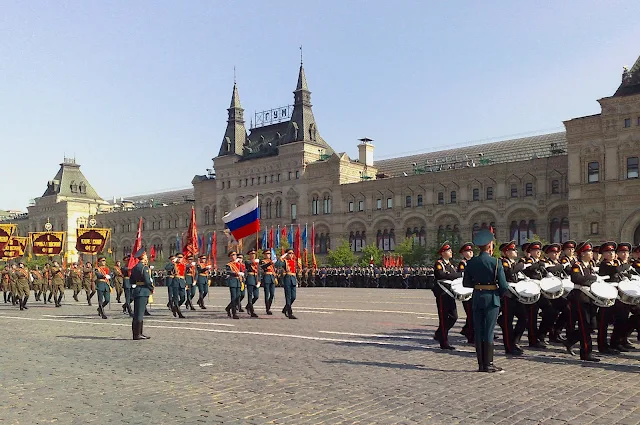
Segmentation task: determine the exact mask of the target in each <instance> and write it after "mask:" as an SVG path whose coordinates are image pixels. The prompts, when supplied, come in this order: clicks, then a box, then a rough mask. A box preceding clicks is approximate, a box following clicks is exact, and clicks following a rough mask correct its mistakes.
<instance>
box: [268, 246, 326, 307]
mask: <svg viewBox="0 0 640 425" xmlns="http://www.w3.org/2000/svg"><path fill="white" fill-rule="evenodd" d="M260 268H261V269H262V287H263V288H264V306H265V309H266V311H267V315H269V316H271V315H272V314H273V313H272V312H271V305H272V304H273V299H274V297H275V294H276V280H277V278H276V267H275V263H274V262H273V260H272V259H271V251H269V250H267V251H264V259H263V260H262V261H261V262H260ZM325 277H326V275H325ZM323 286H324V285H323Z"/></svg>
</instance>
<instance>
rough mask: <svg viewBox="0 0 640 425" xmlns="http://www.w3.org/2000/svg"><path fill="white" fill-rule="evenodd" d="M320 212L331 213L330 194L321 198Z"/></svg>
mask: <svg viewBox="0 0 640 425" xmlns="http://www.w3.org/2000/svg"><path fill="white" fill-rule="evenodd" d="M322 213H323V214H331V196H330V195H324V199H323V200H322Z"/></svg>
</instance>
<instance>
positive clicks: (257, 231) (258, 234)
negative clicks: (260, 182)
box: [256, 192, 260, 255]
mask: <svg viewBox="0 0 640 425" xmlns="http://www.w3.org/2000/svg"><path fill="white" fill-rule="evenodd" d="M256 199H257V200H258V220H260V198H258V192H256ZM259 222H260V221H258V223H259ZM259 237H260V225H258V229H257V230H256V255H258V249H259V248H258V246H259V245H258V238H259Z"/></svg>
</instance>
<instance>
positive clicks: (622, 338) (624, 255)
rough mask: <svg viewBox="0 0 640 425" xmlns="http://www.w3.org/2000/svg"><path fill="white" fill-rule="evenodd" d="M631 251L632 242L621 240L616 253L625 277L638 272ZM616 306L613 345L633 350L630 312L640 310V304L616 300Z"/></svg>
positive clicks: (617, 347) (621, 349)
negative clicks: (630, 260) (630, 335)
mask: <svg viewBox="0 0 640 425" xmlns="http://www.w3.org/2000/svg"><path fill="white" fill-rule="evenodd" d="M630 252H631V244H630V243H627V242H620V243H619V244H618V249H617V250H616V253H617V254H618V261H620V274H621V275H622V277H623V278H627V279H629V278H631V277H632V276H634V275H636V274H637V273H636V271H635V269H634V268H633V267H632V264H631V263H630V262H629V254H630ZM618 303H619V305H618ZM615 307H616V308H615V309H614V318H613V323H614V325H613V333H612V334H611V347H612V348H615V349H616V350H618V351H620V352H627V351H629V350H633V349H635V347H634V346H633V345H631V342H629V340H628V339H627V335H628V334H629V333H630V332H631V331H632V330H633V327H632V326H633V323H632V320H631V318H630V317H629V313H633V312H634V311H638V310H640V306H639V305H634V306H631V305H628V304H624V303H622V302H621V301H620V300H616V306H615ZM634 309H635V310H634ZM633 320H636V319H633Z"/></svg>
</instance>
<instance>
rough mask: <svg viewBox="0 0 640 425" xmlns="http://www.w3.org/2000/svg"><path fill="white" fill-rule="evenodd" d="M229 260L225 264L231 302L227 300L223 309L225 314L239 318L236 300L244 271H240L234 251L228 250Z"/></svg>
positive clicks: (238, 297) (238, 296)
mask: <svg viewBox="0 0 640 425" xmlns="http://www.w3.org/2000/svg"><path fill="white" fill-rule="evenodd" d="M229 260H230V261H229V262H228V263H227V265H226V272H227V286H228V287H229V294H230V295H231V302H229V305H227V307H226V308H225V311H226V312H227V316H229V317H233V318H234V319H239V317H238V314H237V313H236V311H237V308H238V300H239V299H240V280H241V279H243V278H244V272H242V271H240V263H238V255H237V253H236V252H235V251H231V252H229ZM232 313H233V315H232Z"/></svg>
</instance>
